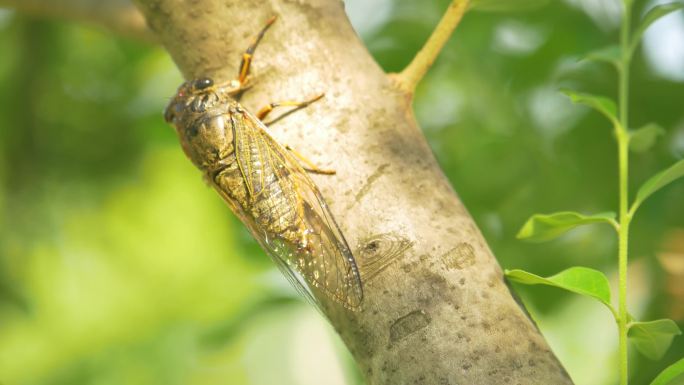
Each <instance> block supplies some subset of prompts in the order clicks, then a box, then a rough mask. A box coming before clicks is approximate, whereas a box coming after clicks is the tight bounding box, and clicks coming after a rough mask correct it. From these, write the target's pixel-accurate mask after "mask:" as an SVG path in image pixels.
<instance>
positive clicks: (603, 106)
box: [560, 89, 619, 125]
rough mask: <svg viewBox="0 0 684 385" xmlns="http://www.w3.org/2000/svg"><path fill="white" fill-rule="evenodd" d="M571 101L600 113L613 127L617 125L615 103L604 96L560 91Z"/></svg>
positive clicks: (565, 90)
mask: <svg viewBox="0 0 684 385" xmlns="http://www.w3.org/2000/svg"><path fill="white" fill-rule="evenodd" d="M560 91H561V92H562V93H564V94H565V95H566V96H568V97H569V98H570V100H572V102H573V103H576V104H583V105H585V106H588V107H591V108H593V109H595V110H596V111H598V112H600V113H602V114H603V115H604V116H605V117H606V118H608V120H610V121H611V122H612V123H613V125H619V122H618V119H617V106H616V105H615V102H614V101H612V100H611V99H610V98H607V97H605V96H597V95H591V94H586V93H579V92H575V91H571V90H567V89H562V90H560Z"/></svg>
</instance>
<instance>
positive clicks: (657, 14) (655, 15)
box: [631, 2, 684, 51]
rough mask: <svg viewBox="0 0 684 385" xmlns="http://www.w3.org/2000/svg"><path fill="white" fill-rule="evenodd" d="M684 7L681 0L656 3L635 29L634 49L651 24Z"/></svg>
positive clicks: (632, 47) (632, 45)
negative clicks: (678, 0) (679, 0)
mask: <svg viewBox="0 0 684 385" xmlns="http://www.w3.org/2000/svg"><path fill="white" fill-rule="evenodd" d="M682 8H684V3H680V2H677V3H669V4H661V5H656V6H655V7H653V8H651V9H650V10H649V11H648V12H647V13H646V15H644V18H643V19H642V20H641V24H639V27H637V29H636V30H635V31H634V35H633V36H632V44H631V49H632V51H633V50H634V49H635V48H636V46H637V45H639V41H640V40H641V36H642V35H643V34H644V32H646V30H647V29H648V27H650V26H651V24H653V23H655V22H656V21H657V20H658V19H660V18H661V17H663V16H665V15H667V14H669V13H672V12H674V11H677V10H680V9H682Z"/></svg>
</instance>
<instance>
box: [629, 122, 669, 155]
mask: <svg viewBox="0 0 684 385" xmlns="http://www.w3.org/2000/svg"><path fill="white" fill-rule="evenodd" d="M661 135H665V129H664V128H662V127H660V126H659V125H657V124H655V123H649V124H647V125H645V126H643V127H641V128H639V129H637V130H634V131H632V132H630V133H629V149H630V150H632V151H634V152H645V151H646V150H648V149H649V148H651V147H653V145H654V144H655V142H656V140H657V139H658V137H659V136H661Z"/></svg>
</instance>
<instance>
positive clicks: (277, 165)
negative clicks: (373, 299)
mask: <svg viewBox="0 0 684 385" xmlns="http://www.w3.org/2000/svg"><path fill="white" fill-rule="evenodd" d="M243 123H244V124H245V125H246V126H250V127H249V128H250V129H251V130H253V134H258V138H257V139H256V142H262V143H260V144H258V146H259V148H266V149H267V151H266V152H265V154H266V155H267V156H264V157H261V158H260V159H263V161H264V162H265V163H264V165H263V166H264V167H263V170H262V171H265V170H268V171H270V172H272V173H273V177H274V178H275V180H274V181H273V183H278V185H279V186H281V187H282V186H288V188H289V189H291V190H293V191H292V194H285V195H288V196H289V198H288V199H289V204H290V205H292V207H294V209H295V212H296V215H297V219H298V223H300V224H302V225H303V226H302V227H303V228H302V232H303V237H302V241H301V242H299V243H298V244H290V245H288V246H289V248H292V249H293V252H292V253H288V254H286V255H284V256H283V257H282V258H284V260H285V262H286V265H287V266H288V267H289V268H291V269H294V270H296V272H297V273H299V274H301V275H302V276H303V277H304V280H305V281H306V283H307V284H308V285H310V286H314V287H316V288H318V289H320V290H322V291H323V292H324V293H325V294H326V295H328V296H329V297H331V298H332V299H334V300H336V301H337V302H339V303H341V304H343V305H344V306H346V307H348V308H350V309H356V308H358V307H359V305H360V304H361V301H362V299H363V288H362V283H361V277H360V274H359V269H358V266H357V265H356V261H355V260H354V257H353V255H352V253H351V251H350V249H349V246H348V244H347V241H346V240H345V238H344V236H343V234H342V231H341V230H340V228H339V226H338V225H337V222H336V221H335V219H334V217H333V215H332V213H331V212H330V209H329V208H328V205H327V204H326V203H325V200H324V199H323V196H322V195H321V193H320V191H319V190H318V187H317V186H316V185H315V184H314V182H313V181H312V180H311V178H310V177H309V176H308V175H307V173H306V171H304V169H303V168H302V167H301V165H300V164H299V163H298V162H297V160H296V159H294V157H293V156H292V155H291V154H290V153H289V152H288V151H287V150H286V149H284V148H283V147H282V146H281V145H280V144H279V143H278V142H276V141H275V140H274V139H273V138H271V137H270V136H269V135H268V133H267V132H266V130H265V126H263V123H261V122H260V121H259V120H257V119H256V118H255V117H254V116H252V115H251V114H249V113H248V112H244V122H243ZM238 157H240V154H239V153H238ZM263 177H264V180H269V179H270V178H271V175H268V174H266V175H263ZM267 184H269V185H270V183H268V182H267ZM281 241H283V240H281ZM283 242H286V241H283ZM272 243H273V242H266V246H265V248H267V249H268V248H269V247H272V246H270V245H271V244H272ZM269 251H270V252H271V253H272V254H276V255H282V253H277V252H276V250H269Z"/></svg>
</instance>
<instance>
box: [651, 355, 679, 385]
mask: <svg viewBox="0 0 684 385" xmlns="http://www.w3.org/2000/svg"><path fill="white" fill-rule="evenodd" d="M681 375H684V358H682V359H681V360H679V361H677V362H675V363H674V364H672V365H670V366H668V367H667V368H665V370H663V371H662V372H660V374H659V375H658V377H656V378H655V379H654V380H653V381H651V385H667V384H670V383H671V381H672V380H674V379H677V377H679V378H681V377H680V376H681Z"/></svg>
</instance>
